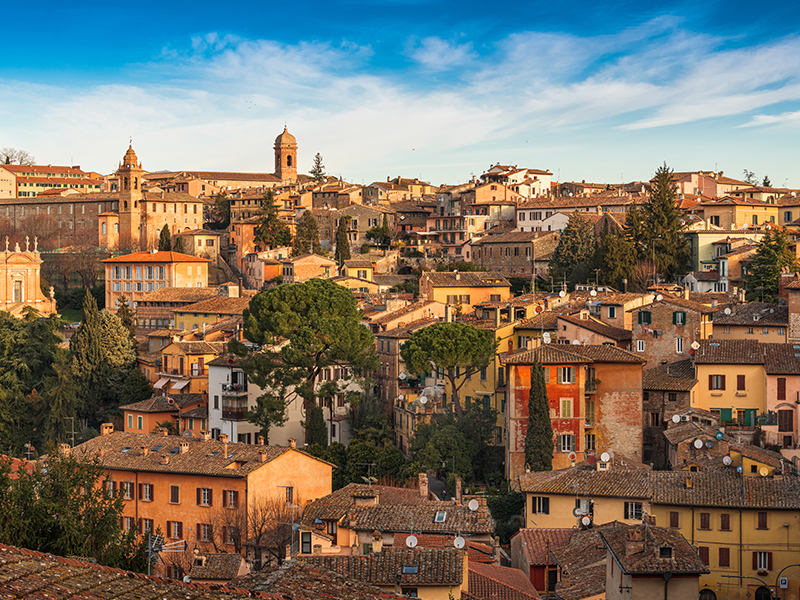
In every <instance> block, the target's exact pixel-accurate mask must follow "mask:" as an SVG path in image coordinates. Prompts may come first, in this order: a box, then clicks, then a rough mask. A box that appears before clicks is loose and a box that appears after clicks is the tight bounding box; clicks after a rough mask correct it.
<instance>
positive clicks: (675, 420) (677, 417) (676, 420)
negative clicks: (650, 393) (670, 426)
mask: <svg viewBox="0 0 800 600" xmlns="http://www.w3.org/2000/svg"><path fill="white" fill-rule="evenodd" d="M672 422H673V423H680V422H681V416H680V415H672Z"/></svg>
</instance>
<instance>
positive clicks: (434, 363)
mask: <svg viewBox="0 0 800 600" xmlns="http://www.w3.org/2000/svg"><path fill="white" fill-rule="evenodd" d="M496 348H497V342H496V341H495V339H494V334H493V333H492V331H489V330H487V329H478V328H476V327H473V326H472V325H467V324H466V323H461V322H458V321H456V322H451V323H435V324H433V325H428V326H427V327H423V328H422V329H417V330H416V331H415V332H414V333H413V335H412V336H411V339H409V340H408V341H407V342H406V343H405V344H404V345H403V347H402V349H401V350H400V355H401V356H402V357H403V360H404V361H405V362H406V367H407V368H408V369H409V370H410V371H411V372H412V373H416V374H418V375H422V374H423V373H429V372H431V371H433V370H436V371H437V372H439V373H440V374H442V375H443V376H444V377H445V378H446V379H447V380H448V382H449V385H450V393H451V397H452V400H453V406H454V407H455V414H456V416H457V417H461V414H462V408H461V401H460V397H459V391H460V390H461V388H462V387H463V386H464V384H465V383H466V381H467V379H468V378H469V377H471V376H472V375H474V374H475V373H478V372H480V371H481V370H483V369H486V368H488V366H489V363H490V362H491V360H492V359H493V358H494V353H495V350H496Z"/></svg>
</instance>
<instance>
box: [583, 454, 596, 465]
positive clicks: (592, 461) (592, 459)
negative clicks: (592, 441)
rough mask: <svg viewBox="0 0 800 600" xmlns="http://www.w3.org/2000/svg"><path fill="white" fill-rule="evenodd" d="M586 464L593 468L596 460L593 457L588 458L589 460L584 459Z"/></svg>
mask: <svg viewBox="0 0 800 600" xmlns="http://www.w3.org/2000/svg"><path fill="white" fill-rule="evenodd" d="M586 462H588V463H589V464H590V465H592V466H594V465H595V464H597V459H596V458H595V457H594V456H590V457H589V458H587V459H586Z"/></svg>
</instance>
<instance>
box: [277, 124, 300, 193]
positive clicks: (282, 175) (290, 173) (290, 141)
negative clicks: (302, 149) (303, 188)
mask: <svg viewBox="0 0 800 600" xmlns="http://www.w3.org/2000/svg"><path fill="white" fill-rule="evenodd" d="M275 176H276V177H277V178H278V179H280V180H281V181H289V180H291V181H297V140H296V139H295V137H294V136H293V135H292V134H291V133H289V132H288V131H287V129H286V127H285V126H284V128H283V133H282V134H280V135H279V136H278V137H276V138H275Z"/></svg>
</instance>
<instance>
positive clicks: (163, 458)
mask: <svg viewBox="0 0 800 600" xmlns="http://www.w3.org/2000/svg"><path fill="white" fill-rule="evenodd" d="M158 462H159V463H160V464H162V465H168V464H169V455H167V454H162V455H161V460H159V461H158Z"/></svg>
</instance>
